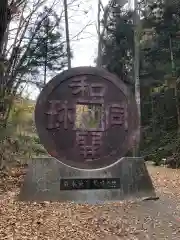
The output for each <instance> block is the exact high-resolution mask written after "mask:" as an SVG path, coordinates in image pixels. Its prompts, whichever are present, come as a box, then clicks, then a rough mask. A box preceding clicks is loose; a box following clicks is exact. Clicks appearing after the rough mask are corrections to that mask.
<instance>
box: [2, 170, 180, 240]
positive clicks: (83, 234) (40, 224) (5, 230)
mask: <svg viewBox="0 0 180 240" xmlns="http://www.w3.org/2000/svg"><path fill="white" fill-rule="evenodd" d="M148 170H149V172H150V175H151V177H152V179H153V183H154V186H155V187H156V190H157V193H158V194H167V193H169V195H168V196H169V197H170V198H171V199H174V198H175V199H176V200H177V198H178V196H179V195H180V193H179V191H178V190H179V183H180V171H179V170H172V169H166V168H158V167H157V168H156V167H149V166H148ZM18 171H19V170H18ZM22 180H23V175H22V176H21V174H17V175H16V174H14V173H13V174H11V176H5V177H4V180H3V181H2V183H1V185H0V189H1V192H0V239H2V240H5V239H12V240H22V239H27V240H31V239H32V240H35V239H38V240H41V239H42V240H63V239H65V240H93V239H94V240H95V239H97V240H100V239H103V240H111V239H112V240H119V239H127V240H131V239H140V240H141V239H143V240H146V239H150V240H153V239H157V240H159V239H162V240H164V239H170V240H172V239H180V232H179V231H180V228H179V226H180V225H179V226H178V224H177V223H175V222H173V221H171V220H170V219H169V218H168V217H167V219H166V216H164V215H162V213H158V209H151V208H149V209H148V211H147V210H146V207H141V203H139V202H133V201H124V202H122V201H119V202H116V203H106V204H102V205H88V204H75V203H71V202H67V203H58V202H53V203H51V202H42V203H36V202H34V203H25V202H18V201H16V198H17V196H18V193H19V188H20V185H21V182H22ZM153 208H154V207H153ZM155 208H156V207H155Z"/></svg>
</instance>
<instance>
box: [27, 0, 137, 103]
mask: <svg viewBox="0 0 180 240" xmlns="http://www.w3.org/2000/svg"><path fill="white" fill-rule="evenodd" d="M49 1H50V2H52V1H51V0H49ZM119 1H121V2H122V1H127V0H119ZM131 1H133V0H129V2H131ZM67 2H68V3H69V2H72V0H67ZM108 2H109V0H102V4H103V5H104V6H106V5H107V4H108ZM61 3H63V1H61ZM57 9H58V7H57ZM59 9H60V11H61V9H62V6H61V7H59ZM97 10H98V0H76V1H75V4H73V5H70V6H69V7H68V17H69V34H70V39H71V50H72V51H73V59H72V67H78V66H94V65H95V63H94V60H95V59H96V57H97V46H98V34H97ZM102 16H103V12H102V15H101V17H102ZM86 26H87V27H86ZM82 30H83V31H82ZM79 32H81V34H78V33H79ZM64 34H65V28H64ZM76 35H78V37H75V36H76ZM49 80H50V79H49ZM26 94H28V95H29V97H30V98H32V99H33V100H35V99H36V98H37V96H38V95H39V91H38V90H37V89H35V88H32V87H29V88H28V89H27V91H26Z"/></svg>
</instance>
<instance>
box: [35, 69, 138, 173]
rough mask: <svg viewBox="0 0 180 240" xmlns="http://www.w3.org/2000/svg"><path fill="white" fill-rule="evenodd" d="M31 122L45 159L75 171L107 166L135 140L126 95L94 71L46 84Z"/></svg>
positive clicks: (61, 76)
mask: <svg viewBox="0 0 180 240" xmlns="http://www.w3.org/2000/svg"><path fill="white" fill-rule="evenodd" d="M82 108H83V109H85V110H86V111H84V112H83V114H84V115H83V114H81V113H80V110H81V109H82ZM35 122H36V127H37V132H38V134H39V137H40V140H41V142H42V144H43V145H44V147H45V148H46V149H47V151H48V153H49V154H50V155H51V156H53V157H54V158H56V159H57V160H59V161H60V162H62V163H63V164H65V165H68V166H70V167H74V168H78V169H88V170H90V169H100V168H104V167H107V166H110V165H112V164H114V163H115V162H117V161H118V160H119V159H120V158H122V157H123V156H125V154H126V153H127V152H128V150H129V149H131V147H132V145H133V143H134V141H138V140H139V139H138V134H137V133H138V132H137V130H138V123H139V122H138V114H137V108H136V104H135V100H134V98H133V97H132V95H131V93H130V91H129V89H128V88H127V86H126V85H125V84H124V83H123V82H122V81H121V80H120V79H118V78H117V77H116V76H114V75H112V74H110V73H109V72H107V71H106V70H103V69H98V68H94V67H78V68H73V69H71V70H68V71H65V72H63V73H61V74H59V75H57V76H56V77H54V78H53V79H52V80H51V81H50V82H48V84H47V85H46V86H45V87H44V89H43V90H42V92H41V93H40V95H39V98H38V100H37V104H36V108H35Z"/></svg>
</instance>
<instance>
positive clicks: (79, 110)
mask: <svg viewBox="0 0 180 240" xmlns="http://www.w3.org/2000/svg"><path fill="white" fill-rule="evenodd" d="M102 110H103V108H102V104H76V117H75V128H76V129H87V130H88V129H100V128H102V120H103V119H102V113H103V111H102Z"/></svg>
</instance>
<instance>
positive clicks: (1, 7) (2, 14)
mask: <svg viewBox="0 0 180 240" xmlns="http://www.w3.org/2000/svg"><path fill="white" fill-rule="evenodd" d="M7 23H8V0H1V1H0V54H2V47H3V41H4V34H5V32H6V28H7Z"/></svg>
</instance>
